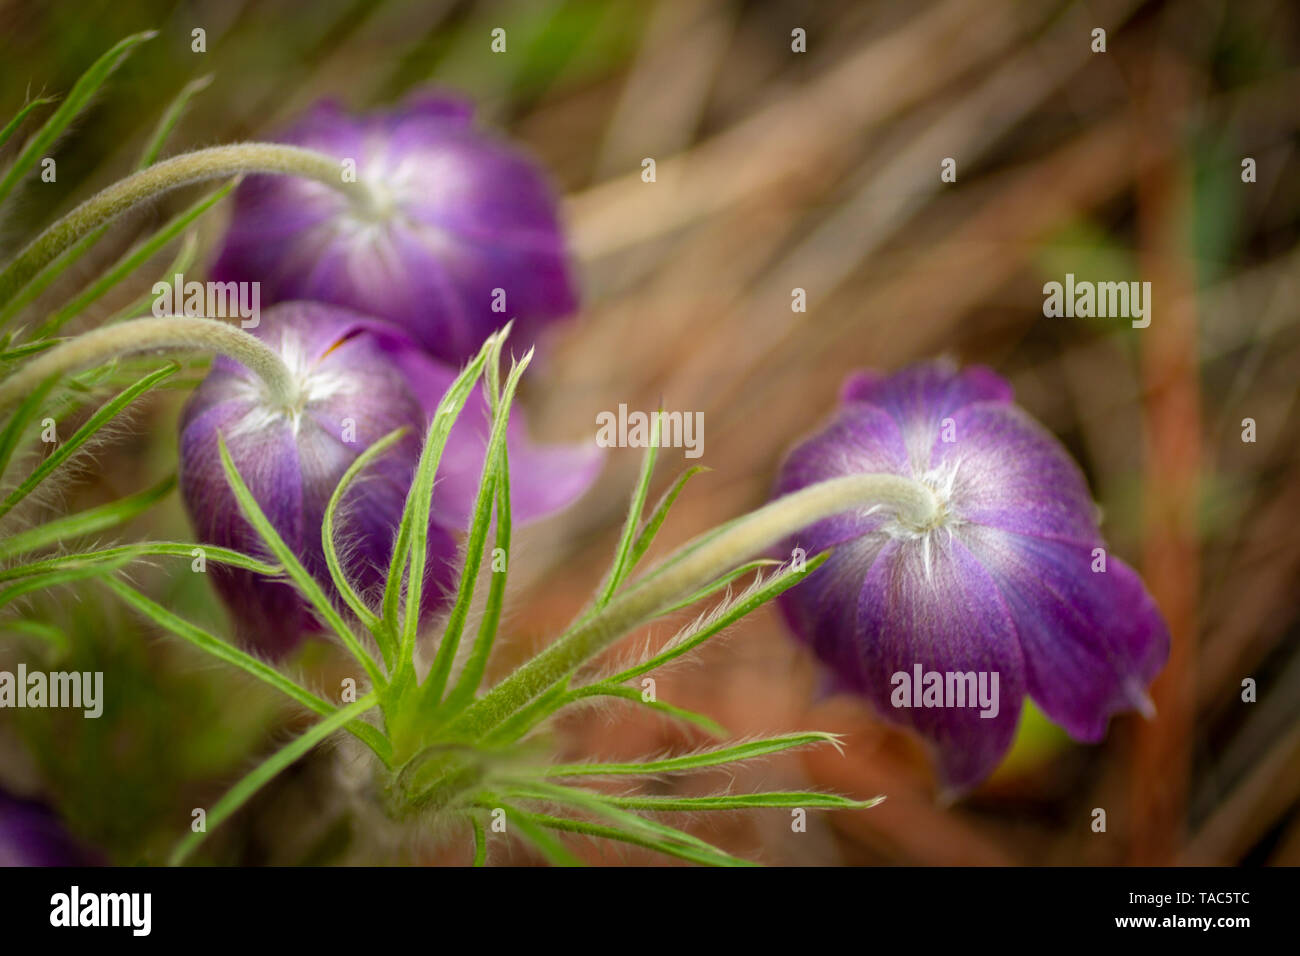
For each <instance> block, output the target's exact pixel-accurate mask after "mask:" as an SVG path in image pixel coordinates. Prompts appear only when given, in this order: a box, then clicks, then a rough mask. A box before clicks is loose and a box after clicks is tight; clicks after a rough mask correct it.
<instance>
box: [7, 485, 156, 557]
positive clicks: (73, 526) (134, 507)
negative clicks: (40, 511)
mask: <svg viewBox="0 0 1300 956" xmlns="http://www.w3.org/2000/svg"><path fill="white" fill-rule="evenodd" d="M174 487H176V476H175V475H170V476H168V477H167V478H164V479H163V480H162V481H160V482H159V483H158V484H156V485H154V486H153V487H152V488H148V489H146V490H144V491H139V492H136V493H135V494H133V495H128V496H127V497H125V498H119V499H118V500H117V501H113V502H110V503H108V504H106V505H100V506H99V507H97V508H87V509H86V510H85V511H79V512H77V513H76V514H71V515H67V516H65V517H63V518H56V519H55V520H53V521H47V522H46V523H45V524H43V525H39V526H37V527H35V528H28V529H27V530H26V531H20V532H19V533H18V534H15V535H11V536H10V537H8V538H5V539H4V540H3V541H0V561H8V560H9V559H10V558H14V557H17V556H18V555H20V554H27V553H29V552H31V551H36V550H38V549H40V548H46V547H49V546H50V545H53V544H58V543H59V542H60V541H65V540H67V539H69V538H79V537H81V536H83V535H88V534H95V533H97V532H100V531H103V530H105V529H107V528H112V527H114V526H116V525H119V524H122V523H123V522H126V521H130V520H131V519H132V518H134V517H135V516H136V515H138V514H140V513H142V512H144V511H146V510H147V509H148V508H150V507H152V506H153V505H154V504H155V503H157V502H158V501H160V500H162V499H163V498H165V497H166V496H167V495H168V494H169V493H170V492H171V490H172V489H173V488H174Z"/></svg>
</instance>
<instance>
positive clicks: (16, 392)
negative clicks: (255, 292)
mask: <svg viewBox="0 0 1300 956" xmlns="http://www.w3.org/2000/svg"><path fill="white" fill-rule="evenodd" d="M155 351H156V352H176V351H180V352H191V351H202V352H217V353H220V354H221V355H228V356H230V357H231V358H233V359H234V360H235V361H237V362H240V363H241V364H243V365H245V366H247V367H248V368H249V369H250V370H251V371H252V372H254V373H256V374H257V376H258V377H259V378H261V379H262V381H264V382H265V383H266V385H267V388H268V390H269V392H270V399H271V401H272V402H274V403H275V404H276V405H284V406H286V407H289V406H292V405H293V403H294V401H295V399H296V396H297V391H298V386H297V383H296V382H295V381H294V377H293V373H291V372H290V371H289V368H288V366H286V365H285V364H284V360H283V359H281V358H280V356H279V355H277V354H276V353H275V351H274V350H273V349H271V348H270V347H269V346H267V345H266V344H265V343H263V342H262V341H261V339H259V338H257V337H256V336H254V335H250V334H249V333H247V332H245V331H244V330H242V329H239V328H236V327H235V326H233V325H227V324H226V323H225V322H218V321H216V320H214V319H199V318H189V317H172V316H166V317H163V318H157V319H153V318H150V319H134V320H132V321H130V322H122V323H120V324H118V325H110V326H106V327H104V328H100V329H95V330H94V331H91V332H87V333H85V334H84V335H79V336H77V337H76V338H73V339H69V340H68V341H66V342H64V343H63V344H62V345H60V346H58V347H56V348H52V349H49V350H48V351H46V352H42V353H41V354H40V356H39V357H38V358H36V359H33V360H32V361H30V362H28V363H27V364H26V365H24V366H23V367H22V368H20V369H19V370H18V371H17V372H15V373H14V374H13V375H11V376H10V377H9V378H7V379H5V380H4V381H3V382H0V410H2V409H5V408H7V407H8V406H9V405H10V404H11V403H13V402H16V401H19V400H20V399H21V398H22V397H23V396H24V395H27V394H29V393H31V392H32V390H33V389H35V388H36V387H37V386H39V385H40V384H41V383H42V382H44V381H46V380H48V379H50V378H52V377H54V376H58V375H65V374H67V373H69V372H75V371H78V370H80V369H83V368H91V367H94V366H96V365H102V364H104V363H105V362H108V361H110V360H112V359H114V358H117V357H118V356H121V355H127V354H130V353H133V352H155Z"/></svg>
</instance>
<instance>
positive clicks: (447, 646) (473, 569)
mask: <svg viewBox="0 0 1300 956" xmlns="http://www.w3.org/2000/svg"><path fill="white" fill-rule="evenodd" d="M532 358H533V351H532V349H529V350H528V352H527V354H526V355H524V357H523V358H522V359H521V360H520V361H519V362H517V363H515V364H513V365H512V366H511V368H510V374H509V375H508V376H507V377H506V384H505V389H504V391H503V392H502V393H501V397H500V399H499V400H498V401H495V402H493V404H494V405H495V406H496V413H495V415H494V416H493V421H492V431H491V434H490V436H489V438H488V444H487V451H486V453H485V454H484V456H483V473H482V477H481V479H480V481H479V489H478V494H477V496H476V497H475V500H474V520H473V522H472V523H471V525H470V531H469V537H468V539H467V540H466V543H465V564H464V566H463V567H462V568H461V575H460V587H459V588H458V589H457V591H456V600H455V602H453V604H452V606H451V612H450V613H449V614H448V616H447V626H446V628H445V629H444V630H443V635H442V642H441V643H440V644H439V645H438V654H437V656H436V657H435V658H434V661H433V667H432V668H430V670H429V676H428V678H427V679H426V681H425V685H424V691H423V693H424V702H425V706H426V707H429V708H432V707H434V706H436V705H437V703H438V701H440V700H441V699H442V692H443V690H444V688H445V687H446V685H447V677H448V675H449V674H450V673H451V667H452V664H453V663H454V661H455V659H456V651H457V650H458V649H459V647H460V638H461V634H462V633H463V632H464V629H465V620H466V618H467V617H468V616H469V609H470V604H471V602H472V601H473V600H474V590H475V588H474V585H475V582H476V581H477V579H478V571H479V567H480V566H481V565H482V562H483V548H484V546H485V544H486V543H487V533H488V528H489V527H490V526H491V524H492V509H493V504H494V502H495V500H496V482H497V473H498V472H499V470H500V469H501V464H502V462H503V461H504V460H505V458H506V457H507V452H506V426H507V425H508V424H509V421H510V406H511V404H512V403H513V401H514V397H515V390H516V389H517V388H518V387H519V379H520V377H521V376H522V375H523V374H524V370H525V369H527V368H528V364H529V363H530V362H531V361H532ZM494 359H495V356H493V357H492V358H489V362H491V361H493V360H494ZM408 613H409V612H408Z"/></svg>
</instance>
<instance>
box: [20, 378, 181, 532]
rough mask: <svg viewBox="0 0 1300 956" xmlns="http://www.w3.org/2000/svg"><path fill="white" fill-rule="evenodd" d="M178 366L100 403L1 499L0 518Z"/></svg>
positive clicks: (145, 379)
mask: <svg viewBox="0 0 1300 956" xmlns="http://www.w3.org/2000/svg"><path fill="white" fill-rule="evenodd" d="M179 368H180V366H179V365H177V364H176V363H175V362H172V363H169V364H168V365H165V366H164V367H162V368H160V369H158V370H157V371H156V372H150V373H149V374H148V375H146V376H145V377H144V378H142V379H140V380H139V381H138V382H136V383H135V384H134V385H132V386H131V387H130V388H128V389H126V391H124V392H122V393H121V394H119V395H118V396H117V397H116V398H114V399H113V400H112V401H110V402H108V403H107V404H105V405H103V406H102V407H101V408H100V409H99V410H98V411H96V412H95V414H94V415H92V416H90V418H89V419H87V421H86V423H85V424H84V425H82V426H81V427H80V428H79V429H77V431H76V432H75V433H74V434H73V436H72V437H71V438H69V439H68V440H67V441H66V442H63V443H62V444H61V445H59V446H58V447H57V448H56V449H55V450H54V451H53V452H52V453H51V454H50V455H48V456H46V458H45V459H44V460H42V461H41V463H40V464H39V465H37V466H36V469H35V470H34V471H33V472H32V473H31V474H30V475H28V476H27V478H26V480H24V481H23V483H22V484H20V485H19V486H18V487H17V488H15V489H14V490H13V491H12V492H11V493H10V494H9V496H8V497H7V498H5V500H4V502H3V503H0V518H3V517H4V516H5V515H7V514H8V513H9V512H10V511H12V510H13V508H14V506H15V505H17V504H18V503H19V502H20V501H22V500H23V499H24V498H26V497H27V496H28V495H29V494H31V493H32V492H33V491H34V490H35V489H36V488H37V486H39V485H40V483H41V482H42V481H44V480H45V479H46V478H48V477H49V476H50V475H51V474H52V473H53V472H54V470H55V469H56V468H58V467H59V466H60V465H61V464H63V463H64V462H65V461H67V460H68V459H69V458H71V457H72V456H73V455H74V454H76V452H77V450H78V449H79V448H81V446H83V445H84V444H85V443H86V442H88V441H89V440H90V439H91V438H93V437H94V436H95V434H96V433H98V431H99V430H100V429H101V428H103V427H104V426H105V425H107V424H108V423H109V422H110V421H112V420H113V419H114V418H116V417H117V416H118V415H119V414H120V413H121V412H122V410H123V409H125V408H126V407H127V406H128V405H130V404H131V403H132V402H134V401H135V400H136V399H137V398H139V397H140V396H141V395H143V394H144V393H145V392H147V391H149V390H150V389H152V388H153V387H154V386H155V385H157V384H158V383H159V382H162V381H163V380H164V379H167V378H170V377H171V376H172V375H174V374H175V373H176V371H177V370H178V369H179Z"/></svg>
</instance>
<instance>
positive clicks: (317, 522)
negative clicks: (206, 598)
mask: <svg viewBox="0 0 1300 956" xmlns="http://www.w3.org/2000/svg"><path fill="white" fill-rule="evenodd" d="M257 334H258V336H259V338H261V339H262V341H263V342H264V343H266V344H267V345H269V346H270V347H271V348H272V349H273V350H275V351H276V352H277V353H278V354H279V356H280V357H281V358H282V359H283V360H284V362H285V363H286V365H287V366H288V368H289V370H290V372H291V373H292V376H293V379H294V384H295V393H296V394H295V395H294V396H293V399H292V401H291V402H289V403H285V402H284V401H281V400H278V399H275V398H273V397H272V395H271V393H270V390H269V389H268V387H267V386H266V385H265V383H263V382H262V381H261V380H260V379H259V378H258V377H257V376H255V375H254V374H253V373H252V372H251V371H249V370H248V369H247V368H245V367H244V366H243V365H241V364H240V363H238V362H236V361H234V360H233V359H230V358H226V357H218V358H217V359H216V360H215V361H214V363H213V366H212V371H211V372H210V374H209V375H208V377H207V379H205V380H204V382H203V383H202V384H201V385H200V386H199V387H198V389H197V390H196V391H195V392H194V394H193V396H192V397H191V399H190V402H189V404H188V405H187V407H186V409H185V412H184V414H183V416H182V420H181V436H180V485H181V493H182V496H183V498H184V501H185V506H186V509H187V510H188V512H189V515H190V518H191V520H192V521H193V523H194V526H195V530H196V532H197V534H198V537H199V540H200V541H201V542H203V543H206V544H212V545H217V546H220V547H226V548H232V549H235V550H237V551H241V552H243V553H246V554H251V555H254V556H261V557H267V558H268V559H269V555H268V552H267V549H266V547H265V545H264V543H263V542H262V540H261V538H260V537H259V536H258V534H257V532H256V531H255V530H254V529H253V527H252V526H251V525H250V524H249V523H248V522H247V520H246V519H245V518H244V517H243V515H242V514H241V512H240V510H239V505H238V502H237V501H236V499H235V496H234V492H233V491H232V489H231V488H230V485H229V483H228V481H227V480H226V475H225V471H224V469H223V468H222V465H221V457H220V450H219V445H218V435H220V436H221V437H222V438H224V440H225V443H226V447H227V448H228V449H229V451H230V456H231V459H232V461H233V462H234V464H235V466H236V468H237V469H238V470H239V473H240V475H241V477H242V478H243V480H244V482H245V483H246V484H247V485H248V488H249V490H250V492H251V493H252V495H253V497H254V498H255V499H256V501H257V503H258V505H259V506H260V507H261V508H262V510H263V511H264V512H265V514H266V516H267V519H268V520H269V521H270V522H271V524H272V525H273V526H274V528H275V529H276V531H277V532H278V533H279V534H280V536H281V537H282V538H283V539H284V541H285V543H286V544H287V545H288V546H289V548H290V549H291V550H292V551H293V553H294V554H295V555H297V556H298V558H299V560H300V561H301V562H302V563H303V565H304V567H305V568H306V569H307V570H308V571H309V572H310V573H311V574H312V576H313V577H314V578H315V579H316V580H317V581H318V582H320V584H321V585H322V587H324V588H325V590H326V592H327V593H329V594H331V595H333V596H335V597H337V595H334V591H333V587H332V583H331V578H330V575H329V570H328V566H327V564H326V561H325V554H324V550H323V547H322V544H321V524H322V521H323V518H324V514H325V509H326V507H327V505H328V503H329V499H330V497H331V495H332V494H333V493H334V489H335V487H336V486H337V485H338V482H339V480H340V479H341V478H342V477H343V474H344V472H345V471H346V470H347V469H348V467H349V466H350V465H351V464H352V463H353V462H354V461H355V460H356V458H357V457H358V456H359V455H360V454H361V453H362V452H364V451H365V450H366V448H368V447H369V446H370V445H371V444H372V443H373V442H375V441H376V440H377V439H379V438H381V437H383V436H384V435H386V434H388V433H389V432H391V431H393V430H394V429H397V428H402V427H405V428H407V429H408V432H407V434H406V435H405V436H404V437H403V438H402V439H401V440H400V441H399V442H397V443H396V444H395V445H394V446H392V447H391V448H389V449H387V450H386V451H385V452H384V453H383V454H382V455H380V456H379V457H378V458H376V459H375V460H374V461H373V462H372V463H371V464H370V465H369V467H367V469H366V470H365V471H364V472H363V473H362V474H361V475H360V476H359V477H358V479H357V480H356V481H355V482H354V483H353V485H352V486H351V487H350V488H349V489H348V492H347V493H346V494H345V495H344V497H343V499H342V502H341V505H340V509H339V513H338V516H337V518H336V523H335V533H336V535H337V539H336V541H337V550H338V552H339V556H340V561H341V563H342V565H343V568H344V571H345V573H346V574H347V576H348V579H349V581H350V582H351V583H352V585H353V587H354V588H355V589H356V590H357V591H358V592H359V593H360V594H361V595H362V597H363V598H366V599H369V600H370V601H371V603H372V604H373V605H377V603H378V599H379V597H380V595H381V594H382V588H383V585H384V582H385V578H386V574H387V570H388V565H389V561H390V559H391V556H392V547H393V543H394V539H395V537H396V532H397V528H398V526H399V525H400V524H401V518H402V511H403V508H404V505H405V501H406V494H407V490H408V488H409V487H410V483H411V479H412V477H413V475H414V472H415V468H416V465H417V463H418V461H419V455H420V448H421V444H422V442H423V438H424V434H425V430H426V428H427V422H428V420H429V418H430V416H431V415H432V414H433V412H434V411H435V410H436V408H437V405H438V402H439V400H440V399H441V398H442V396H443V394H444V393H445V392H446V390H447V388H448V387H449V386H450V385H451V383H452V382H453V381H454V379H455V378H456V375H457V371H456V369H454V368H451V367H449V366H446V365H443V364H442V363H441V362H438V361H437V360H435V359H432V358H430V357H429V356H428V355H427V354H426V353H424V351H423V350H422V349H420V348H419V346H418V345H416V344H415V343H414V342H413V341H412V340H411V339H410V338H409V337H408V336H406V335H405V334H404V333H403V332H402V331H401V330H399V329H396V328H394V327H392V326H390V325H388V324H387V323H383V322H379V321H376V320H373V319H368V318H365V317H363V316H360V315H357V314H355V313H352V312H349V311H347V310H344V309H338V308H334V307H331V306H326V305H320V304H317V303H308V302H300V303H287V304H284V305H280V306H276V307H274V308H272V309H269V310H267V311H265V312H264V313H263V314H262V323H261V325H260V327H259V328H258V330H257ZM486 415H487V403H486V401H485V400H484V399H483V397H482V392H481V390H478V389H476V390H475V393H474V395H473V396H471V398H470V400H469V402H468V404H467V405H466V406H465V408H464V410H463V411H462V412H461V415H460V418H459V419H458V420H457V423H456V425H455V426H454V427H453V429H452V431H451V435H450V437H449V439H448V442H447V446H446V448H445V450H444V454H443V457H442V460H441V465H440V468H439V472H438V480H437V482H436V486H435V489H434V496H433V504H432V510H431V520H430V525H429V538H428V549H429V552H428V563H427V565H426V572H425V582H424V590H423V595H424V601H423V605H422V607H421V612H422V614H423V615H428V614H430V613H432V612H434V611H436V610H437V609H438V608H440V607H441V606H443V605H444V604H445V603H446V601H447V593H448V588H449V587H450V586H451V584H452V581H453V579H454V576H455V559H456V549H457V542H456V537H455V533H456V532H459V531H463V530H465V528H466V527H467V525H468V522H469V516H470V514H471V512H472V508H473V501H474V497H475V495H476V493H477V489H478V481H479V476H480V473H481V469H482V467H483V459H484V454H485V450H486V442H487V436H488V431H489V429H488V425H487V423H486V422H485V418H486ZM507 450H508V452H509V454H510V459H511V469H512V478H511V491H512V494H513V496H512V517H513V518H514V519H515V520H517V521H527V520H529V519H531V518H535V517H540V516H541V515H544V514H547V513H549V512H552V511H555V510H557V509H559V508H561V507H563V506H565V505H567V504H568V503H569V502H570V501H572V500H573V499H574V498H576V497H578V496H579V495H581V494H582V493H583V492H584V491H585V490H586V489H587V487H588V486H589V485H590V484H591V482H592V481H593V480H594V479H595V476H596V473H597V471H598V470H599V467H600V455H599V449H596V448H595V447H572V448H566V447H552V448H537V447H534V446H533V445H531V443H529V441H528V440H527V438H526V435H525V434H524V428H523V426H522V424H519V423H518V422H516V421H515V420H513V418H512V421H511V424H510V427H509V430H508V432H507ZM516 492H517V493H516ZM206 570H207V572H208V573H210V574H211V575H212V578H213V582H214V584H215V585H216V588H217V590H218V592H219V593H220V594H221V596H222V598H223V599H224V600H225V603H226V604H227V605H228V607H229V608H230V611H231V613H232V615H233V616H234V618H235V621H236V625H237V631H238V635H239V637H240V639H241V641H242V642H243V643H245V644H246V645H248V646H250V647H253V648H256V649H258V650H261V651H262V652H264V653H266V654H268V655H270V656H273V657H274V656H279V655H282V654H284V653H286V652H288V651H289V650H291V649H292V648H293V647H295V646H296V645H297V644H298V642H299V641H300V639H301V637H302V636H303V635H304V634H305V633H311V632H316V631H319V630H321V625H320V622H318V621H317V620H316V617H315V615H314V613H313V612H312V610H311V608H310V606H309V605H308V603H307V602H306V601H305V600H304V599H303V598H302V597H301V596H300V595H299V594H298V592H297V590H296V589H295V588H294V587H293V586H292V585H291V584H289V583H286V582H284V581H276V580H270V579H267V578H265V577H263V576H261V575H257V574H255V573H253V572H250V571H245V570H242V569H236V568H229V567H225V566H220V565H218V564H216V563H215V562H214V563H212V564H210V565H207V568H206ZM338 603H339V604H340V605H341V601H339V602H338Z"/></svg>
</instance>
